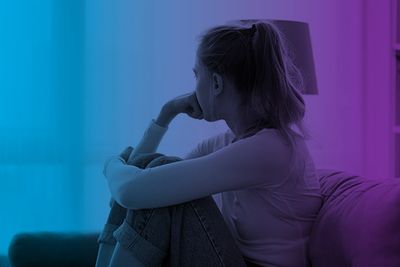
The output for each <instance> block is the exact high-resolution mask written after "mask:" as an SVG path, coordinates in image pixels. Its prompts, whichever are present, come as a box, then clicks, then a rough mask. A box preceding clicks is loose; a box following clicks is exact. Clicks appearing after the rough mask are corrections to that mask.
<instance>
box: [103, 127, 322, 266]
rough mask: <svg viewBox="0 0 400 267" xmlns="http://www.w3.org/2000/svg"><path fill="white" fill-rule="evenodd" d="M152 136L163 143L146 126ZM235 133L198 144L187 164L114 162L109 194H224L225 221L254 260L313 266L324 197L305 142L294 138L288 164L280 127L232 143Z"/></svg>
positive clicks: (142, 200)
mask: <svg viewBox="0 0 400 267" xmlns="http://www.w3.org/2000/svg"><path fill="white" fill-rule="evenodd" d="M146 138H147V140H141V142H140V143H141V144H146V143H147V142H150V143H152V144H158V143H159V141H160V138H161V135H159V134H154V135H152V134H151V131H148V133H147V134H146ZM153 138H154V140H152V139H153ZM234 138H235V136H234V135H233V133H232V132H231V131H230V130H228V131H226V132H223V133H221V134H218V135H216V136H213V137H211V138H209V139H206V140H204V141H203V142H201V143H200V144H198V145H197V146H196V147H195V148H194V150H193V151H192V152H190V153H189V154H188V155H187V156H186V157H184V159H185V160H184V161H183V162H178V163H176V164H175V163H173V164H168V165H166V166H160V167H158V168H157V167H154V168H148V169H146V170H142V169H140V168H132V167H130V166H127V165H125V164H122V163H121V162H120V161H116V160H115V161H111V162H112V164H111V166H110V169H109V171H107V172H108V173H110V177H107V179H108V182H109V187H110V191H111V192H112V194H113V195H114V196H116V197H119V198H121V200H124V201H125V203H124V205H125V206H130V207H132V208H133V209H136V207H140V209H141V208H147V207H161V206H170V205H174V204H177V203H182V202H186V201H188V200H193V199H198V198H201V197H202V196H206V195H211V194H214V193H216V192H220V193H221V194H220V196H221V201H222V205H221V213H222V215H223V218H224V220H225V222H226V224H227V226H228V228H229V230H230V232H231V234H232V236H233V237H234V238H235V242H236V243H237V245H238V247H239V248H240V251H241V253H242V255H243V256H244V257H245V258H246V259H247V260H248V261H250V262H252V263H256V264H259V265H267V266H268V265H277V266H308V265H309V262H308V259H307V243H308V239H309V235H310V233H311V228H312V225H313V223H314V221H315V219H316V216H317V214H318V211H319V209H320V207H321V204H322V198H321V195H320V192H319V190H320V185H319V181H318V178H317V176H316V174H315V166H314V162H313V160H312V158H311V156H310V154H309V151H308V148H307V146H306V144H305V142H304V141H303V140H302V139H301V137H300V136H296V137H295V138H296V145H297V148H298V154H295V155H293V156H294V161H293V162H289V161H288V160H287V158H289V156H291V154H290V152H289V150H288V147H287V146H286V145H287V144H286V143H285V141H284V140H283V139H282V137H281V136H280V135H279V133H278V131H277V130H276V129H273V128H264V129H262V130H260V131H258V132H255V133H254V135H252V136H250V137H246V138H243V139H240V140H238V141H236V142H235V143H232V141H233V139H234ZM133 177H134V178H133ZM165 180H167V181H168V183H165V182H164V181H165ZM127 184H130V185H131V186H129V187H127V186H126V185H127ZM161 185H162V186H161ZM151 193H152V194H151ZM118 194H121V195H119V196H118Z"/></svg>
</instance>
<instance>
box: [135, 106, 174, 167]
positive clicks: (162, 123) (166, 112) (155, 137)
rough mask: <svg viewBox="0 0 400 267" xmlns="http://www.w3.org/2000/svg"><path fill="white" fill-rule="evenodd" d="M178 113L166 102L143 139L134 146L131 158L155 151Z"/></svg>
mask: <svg viewBox="0 0 400 267" xmlns="http://www.w3.org/2000/svg"><path fill="white" fill-rule="evenodd" d="M176 115H177V113H176V112H174V109H173V107H172V106H171V105H170V104H168V103H167V104H165V105H164V106H163V107H162V109H161V111H160V113H159V115H158V117H157V119H152V120H151V122H150V124H149V125H148V127H147V129H146V131H145V132H144V134H143V136H142V139H141V140H140V141H139V143H138V144H137V145H136V146H135V147H134V150H133V152H132V154H131V156H130V159H131V158H132V157H134V156H136V155H138V154H141V153H153V152H155V151H156V150H157V148H158V146H159V144H160V142H161V140H162V138H163V137H164V135H165V133H166V132H167V130H168V125H169V123H170V122H171V121H172V120H173V119H174V117H175V116H176Z"/></svg>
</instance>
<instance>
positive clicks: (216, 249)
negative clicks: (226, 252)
mask: <svg viewBox="0 0 400 267" xmlns="http://www.w3.org/2000/svg"><path fill="white" fill-rule="evenodd" d="M189 203H190V205H191V206H192V208H193V210H194V212H195V213H196V215H197V217H198V218H199V221H200V224H201V226H202V227H203V229H204V231H205V232H206V234H207V237H208V238H209V240H210V242H211V244H212V246H213V248H214V250H215V252H216V254H217V255H218V259H219V260H220V262H221V264H222V266H225V264H224V261H223V259H222V256H221V255H220V252H219V251H218V248H217V246H216V244H215V241H214V239H213V238H212V236H211V235H210V233H209V232H208V231H207V227H206V223H205V221H204V220H203V219H202V217H201V214H200V213H199V212H198V210H197V209H196V207H195V206H196V204H194V203H193V202H189Z"/></svg>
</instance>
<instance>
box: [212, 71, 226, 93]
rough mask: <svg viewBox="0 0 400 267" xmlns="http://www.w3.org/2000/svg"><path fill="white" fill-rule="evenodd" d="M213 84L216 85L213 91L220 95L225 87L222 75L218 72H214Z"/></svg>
mask: <svg viewBox="0 0 400 267" xmlns="http://www.w3.org/2000/svg"><path fill="white" fill-rule="evenodd" d="M213 86H214V88H213V89H214V90H213V91H214V94H215V95H219V94H220V93H221V92H222V90H223V88H224V86H223V82H222V76H221V75H219V74H218V73H213Z"/></svg>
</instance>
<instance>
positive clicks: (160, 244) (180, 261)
mask: <svg viewBox="0 0 400 267" xmlns="http://www.w3.org/2000/svg"><path fill="white" fill-rule="evenodd" d="M149 159H152V160H151V161H150V162H149ZM179 160H182V159H180V158H179V157H168V156H165V155H162V154H160V153H147V154H141V155H139V156H137V157H135V158H134V160H133V162H132V163H133V164H135V165H136V166H138V167H141V168H148V167H149V166H157V164H167V163H171V162H176V161H179ZM114 208H115V209H117V210H119V209H120V208H121V206H119V207H118V206H114ZM122 209H123V208H122ZM123 214H124V213H123V212H119V211H118V212H115V211H114V212H110V216H109V218H108V221H107V223H110V222H117V221H120V219H121V215H123ZM107 226H109V225H108V224H106V227H107ZM106 227H105V229H104V230H106ZM103 235H105V234H104V233H102V235H101V236H103ZM113 237H114V238H115V240H116V242H119V243H120V245H121V246H123V247H124V248H125V249H127V250H129V251H130V252H131V253H133V254H134V255H135V257H136V258H137V259H138V260H140V261H141V262H143V263H144V264H145V265H146V266H159V265H160V264H162V266H164V267H167V266H171V267H173V266H232V267H236V266H238V267H240V266H254V265H246V262H245V259H244V258H243V257H242V255H241V253H240V250H239V248H238V247H237V246H236V243H235V240H234V239H233V237H232V236H231V234H230V232H229V229H228V228H227V226H226V224H225V221H224V219H223V217H222V215H221V213H220V211H219V209H218V207H217V205H216V204H215V202H214V200H213V198H212V197H211V196H208V197H205V198H202V199H197V200H193V201H190V202H186V203H182V204H179V205H173V206H167V207H162V208H154V209H139V210H127V213H126V218H125V219H124V220H123V223H122V224H121V225H120V226H119V227H118V229H116V230H115V232H114V233H113ZM99 241H102V240H101V239H100V238H99Z"/></svg>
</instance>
